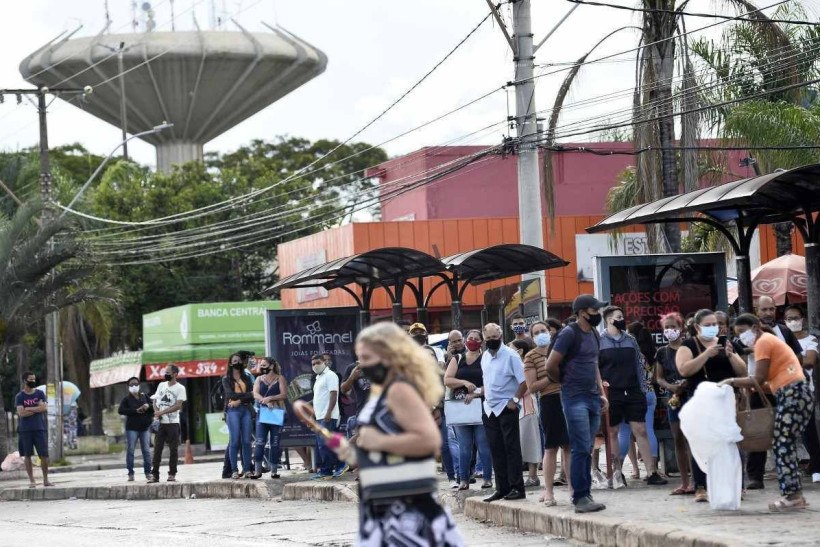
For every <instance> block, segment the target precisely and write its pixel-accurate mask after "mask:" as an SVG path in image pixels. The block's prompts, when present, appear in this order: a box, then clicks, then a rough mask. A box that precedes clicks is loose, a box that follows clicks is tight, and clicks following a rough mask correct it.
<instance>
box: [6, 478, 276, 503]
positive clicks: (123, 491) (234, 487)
mask: <svg viewBox="0 0 820 547" xmlns="http://www.w3.org/2000/svg"><path fill="white" fill-rule="evenodd" d="M191 497H195V498H221V499H228V498H264V499H268V498H270V493H269V491H268V486H267V485H266V484H265V483H264V482H253V483H235V482H200V483H176V484H174V483H171V484H168V483H163V484H134V485H130V484H129V485H115V486H88V487H83V486H78V487H65V488H61V487H51V488H43V487H40V488H15V489H7V490H3V491H2V492H0V500H4V501H41V500H65V499H88V500H154V499H182V498H191Z"/></svg>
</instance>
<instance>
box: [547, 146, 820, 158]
mask: <svg viewBox="0 0 820 547" xmlns="http://www.w3.org/2000/svg"><path fill="white" fill-rule="evenodd" d="M539 148H543V149H546V150H550V151H552V152H579V153H585V154H592V155H595V156H638V155H640V154H645V153H647V152H661V151H667V150H668V151H676V152H677V151H685V150H695V151H704V152H709V151H715V152H745V151H752V150H756V151H790V150H820V145H815V144H806V145H789V146H665V147H663V146H647V147H645V148H638V149H634V150H626V149H622V150H619V149H615V148H610V149H605V148H595V147H589V146H562V145H560V144H555V145H551V146H547V145H540V146H539Z"/></svg>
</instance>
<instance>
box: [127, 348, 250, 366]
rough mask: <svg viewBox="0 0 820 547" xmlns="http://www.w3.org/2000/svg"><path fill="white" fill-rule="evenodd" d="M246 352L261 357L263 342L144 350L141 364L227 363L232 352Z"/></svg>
mask: <svg viewBox="0 0 820 547" xmlns="http://www.w3.org/2000/svg"><path fill="white" fill-rule="evenodd" d="M240 350H246V351H252V352H254V353H256V355H258V356H260V357H263V356H264V355H265V343H264V342H248V343H244V344H189V345H185V346H173V347H168V348H155V349H150V350H148V349H146V350H143V352H142V363H143V364H146V365H147V364H158V363H162V364H167V363H174V364H176V363H177V362H178V361H214V360H224V361H227V359H228V356H229V355H231V354H232V353H234V352H237V351H240Z"/></svg>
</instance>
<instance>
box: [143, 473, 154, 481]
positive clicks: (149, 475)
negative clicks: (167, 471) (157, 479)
mask: <svg viewBox="0 0 820 547" xmlns="http://www.w3.org/2000/svg"><path fill="white" fill-rule="evenodd" d="M152 476H153V475H151V473H146V474H145V480H151V477H152Z"/></svg>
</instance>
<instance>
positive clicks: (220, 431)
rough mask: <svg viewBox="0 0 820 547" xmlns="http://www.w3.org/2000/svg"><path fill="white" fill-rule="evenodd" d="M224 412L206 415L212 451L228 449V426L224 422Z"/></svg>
mask: <svg viewBox="0 0 820 547" xmlns="http://www.w3.org/2000/svg"><path fill="white" fill-rule="evenodd" d="M223 417H224V414H223V413H222V412H211V413H210V414H206V415H205V420H206V421H207V423H208V439H210V441H211V450H225V449H226V448H227V447H228V424H227V423H225V420H223Z"/></svg>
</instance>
